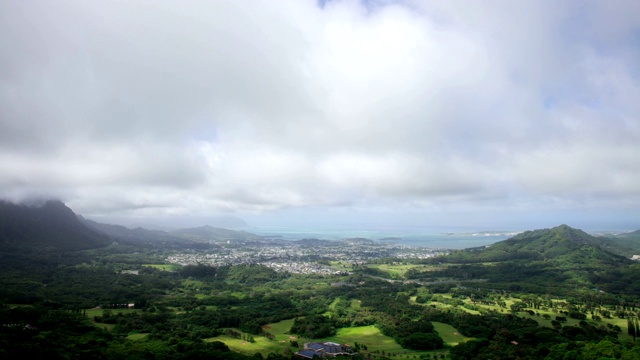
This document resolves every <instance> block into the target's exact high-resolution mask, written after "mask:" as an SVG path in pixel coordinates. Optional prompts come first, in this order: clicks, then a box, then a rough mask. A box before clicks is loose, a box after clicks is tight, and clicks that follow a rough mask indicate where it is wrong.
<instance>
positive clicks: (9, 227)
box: [0, 201, 111, 250]
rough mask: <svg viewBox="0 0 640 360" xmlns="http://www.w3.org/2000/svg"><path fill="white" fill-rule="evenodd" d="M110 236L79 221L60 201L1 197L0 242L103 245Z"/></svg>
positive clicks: (25, 245)
mask: <svg viewBox="0 0 640 360" xmlns="http://www.w3.org/2000/svg"><path fill="white" fill-rule="evenodd" d="M110 244H111V240H110V239H109V238H108V237H107V236H106V235H104V234H102V233H100V232H98V231H96V230H94V229H90V228H88V227H87V226H85V225H84V224H82V223H81V222H80V221H79V220H78V218H77V216H76V214H74V213H73V211H72V210H71V209H69V208H68V207H67V206H65V204H63V203H62V202H61V201H47V202H45V203H43V204H41V205H40V206H29V205H17V204H13V203H11V202H7V201H0V246H1V247H4V248H45V249H58V250H84V249H93V248H99V247H104V246H107V245H110Z"/></svg>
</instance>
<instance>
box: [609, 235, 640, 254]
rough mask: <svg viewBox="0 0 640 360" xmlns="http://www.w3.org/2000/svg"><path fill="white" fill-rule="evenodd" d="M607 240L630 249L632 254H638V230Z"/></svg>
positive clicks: (639, 251) (639, 248)
mask: <svg viewBox="0 0 640 360" xmlns="http://www.w3.org/2000/svg"><path fill="white" fill-rule="evenodd" d="M609 239H610V240H611V241H612V242H613V243H615V244H618V246H621V247H625V248H628V249H631V251H632V252H633V254H640V230H636V231H632V232H627V233H622V234H618V235H615V236H610V237H609Z"/></svg>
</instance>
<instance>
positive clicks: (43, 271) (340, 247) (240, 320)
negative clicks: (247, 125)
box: [0, 204, 640, 360]
mask: <svg viewBox="0 0 640 360" xmlns="http://www.w3.org/2000/svg"><path fill="white" fill-rule="evenodd" d="M38 211H44V210H38ZM46 211H49V212H50V213H49V215H48V216H53V217H54V218H55V219H57V220H56V221H49V222H35V220H32V219H37V218H38V216H36V215H38V214H40V213H36V214H35V215H34V214H33V212H32V211H31V212H30V210H29V209H14V208H10V207H9V208H8V209H7V208H5V210H4V211H3V213H4V214H7V213H11V214H14V215H12V217H10V221H7V220H6V219H7V218H8V217H6V215H5V217H4V219H5V220H3V222H1V223H0V224H2V232H1V234H3V238H2V239H3V240H2V246H1V247H0V250H1V252H0V256H1V260H2V261H1V262H0V270H1V272H0V285H1V286H0V323H1V324H2V326H1V327H0V345H1V346H0V358H6V359H12V358H16V357H17V356H18V355H19V354H20V356H22V355H24V356H28V357H29V358H36V359H37V358H56V359H57V358H60V359H63V358H64V359H67V358H97V359H137V358H154V359H205V358H225V359H258V358H262V359H271V360H275V359H294V358H302V357H303V356H302V353H301V352H302V351H303V347H304V345H305V344H306V343H312V342H331V343H336V344H345V345H349V349H351V350H350V351H352V352H350V353H349V355H348V357H355V358H359V359H381V360H382V359H406V360H409V359H564V358H566V357H565V354H566V353H567V352H572V354H574V355H572V356H574V357H573V358H575V359H591V358H598V357H600V358H607V357H608V358H616V359H633V358H637V357H636V355H637V354H639V353H640V345H636V341H635V340H636V338H637V336H638V335H639V334H640V328H638V319H639V318H640V287H639V286H640V285H639V284H637V281H636V279H638V276H640V264H638V263H637V262H635V261H632V260H630V259H629V258H628V257H626V256H623V255H621V254H624V253H625V251H629V250H628V249H629V248H632V246H634V244H635V243H634V241H633V238H632V237H630V236H627V237H625V238H624V239H623V241H618V240H617V239H616V238H615V237H610V238H600V237H594V236H591V235H589V234H586V233H584V232H583V231H581V230H578V229H574V228H571V227H569V226H566V225H561V226H558V227H554V228H551V229H541V230H535V231H528V232H524V233H522V234H519V235H516V236H514V237H512V238H510V239H508V240H505V241H501V242H498V243H495V244H493V245H491V246H485V247H481V248H471V249H465V250H451V251H443V250H433V249H425V248H411V247H406V246H402V245H399V244H397V243H395V242H384V243H378V242H373V241H370V240H367V239H344V240H342V241H326V240H318V239H307V240H301V241H293V242H291V241H290V242H285V241H283V240H280V239H269V238H263V237H258V236H255V235H252V234H250V233H246V232H236V231H232V230H224V231H222V230H217V229H215V228H207V227H205V228H200V229H199V230H198V231H194V230H189V231H184V232H182V233H178V232H175V233H165V232H157V231H156V232H154V231H149V230H144V229H127V228H124V227H113V226H107V225H104V224H97V223H90V222H88V221H87V220H85V219H82V218H77V217H76V216H75V214H73V212H72V211H71V210H70V209H68V208H66V207H62V206H60V205H59V204H58V205H56V206H51V207H49V208H47V210H46ZM15 214H17V215H15ZM16 224H28V226H16ZM25 229H28V231H27V230H25ZM25 231H26V232H25ZM48 233H54V234H56V235H55V236H52V237H48V236H47V235H46V234H48ZM156 236H157V237H156ZM62 238H66V239H73V242H72V241H70V240H64V241H62V240H60V239H62ZM85 238H87V243H83V241H84V240H83V239H85ZM97 239H100V241H96V240H97ZM631 251H633V250H631Z"/></svg>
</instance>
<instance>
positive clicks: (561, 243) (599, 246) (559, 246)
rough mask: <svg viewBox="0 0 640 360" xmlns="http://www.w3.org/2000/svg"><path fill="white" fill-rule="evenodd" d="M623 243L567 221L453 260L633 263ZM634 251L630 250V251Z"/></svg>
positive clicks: (453, 256)
mask: <svg viewBox="0 0 640 360" xmlns="http://www.w3.org/2000/svg"><path fill="white" fill-rule="evenodd" d="M620 250H621V249H620V247H619V246H618V245H617V244H616V243H615V242H613V241H611V240H610V239H607V238H599V237H595V236H592V235H589V234H587V233H586V232H584V231H582V230H579V229H574V228H572V227H569V226H567V225H560V226H557V227H554V228H552V229H541V230H533V231H526V232H524V233H521V234H518V235H516V236H514V237H512V238H509V239H507V240H504V241H500V242H497V243H495V244H493V245H489V246H485V247H480V248H472V249H467V250H462V251H458V252H454V253H452V254H451V255H450V256H449V257H448V258H449V260H452V261H454V262H462V263H483V262H501V261H520V260H526V261H528V262H544V263H552V264H554V265H555V266H557V267H560V268H567V267H571V268H583V267H586V268H601V267H609V266H617V265H623V264H629V263H631V260H629V259H628V258H626V257H625V256H622V255H619V254H616V253H620V252H621V251H620ZM629 255H631V254H629Z"/></svg>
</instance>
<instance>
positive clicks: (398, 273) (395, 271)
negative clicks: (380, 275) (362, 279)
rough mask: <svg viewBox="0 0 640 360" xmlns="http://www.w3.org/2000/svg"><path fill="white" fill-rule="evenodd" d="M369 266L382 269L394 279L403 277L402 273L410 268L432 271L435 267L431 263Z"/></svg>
mask: <svg viewBox="0 0 640 360" xmlns="http://www.w3.org/2000/svg"><path fill="white" fill-rule="evenodd" d="M367 266H368V267H370V268H374V269H378V270H380V271H384V272H386V273H387V274H389V276H391V277H392V278H394V279H402V278H404V274H405V273H406V272H407V271H408V270H411V269H416V270H418V271H421V272H422V271H433V270H435V269H437V267H436V266H433V265H418V264H401V265H390V264H376V265H373V264H372V265H367Z"/></svg>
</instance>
